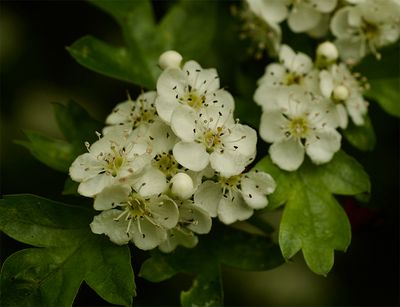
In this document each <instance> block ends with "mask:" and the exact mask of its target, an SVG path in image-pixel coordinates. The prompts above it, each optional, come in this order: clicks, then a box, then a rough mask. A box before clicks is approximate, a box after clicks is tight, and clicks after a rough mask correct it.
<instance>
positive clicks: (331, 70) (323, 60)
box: [254, 42, 367, 171]
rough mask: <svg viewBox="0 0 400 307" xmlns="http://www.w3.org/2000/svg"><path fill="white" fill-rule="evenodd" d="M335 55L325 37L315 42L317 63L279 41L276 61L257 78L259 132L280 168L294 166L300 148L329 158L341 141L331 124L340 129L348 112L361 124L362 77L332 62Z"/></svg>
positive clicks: (318, 160) (297, 164)
mask: <svg viewBox="0 0 400 307" xmlns="http://www.w3.org/2000/svg"><path fill="white" fill-rule="evenodd" d="M337 56H338V52H337V49H336V47H335V46H334V45H333V44H332V43H330V42H325V43H323V44H321V45H320V46H319V47H318V49H317V60H316V63H313V61H312V60H311V58H309V57H308V56H307V55H306V54H304V53H301V52H298V53H296V52H294V51H293V50H292V49H291V48H290V47H289V46H287V45H282V47H281V49H280V53H279V63H271V64H269V65H268V66H267V67H266V69H265V74H264V75H263V76H262V77H261V78H260V79H259V81H258V88H257V90H256V92H255V94H254V100H255V101H256V102H257V103H258V104H259V105H260V106H261V107H262V109H263V114H262V116H261V123H260V135H261V137H262V138H263V139H264V140H265V141H267V142H269V143H272V145H271V146H270V149H269V152H270V155H271V159H272V161H273V162H274V163H276V164H277V165H278V166H279V167H280V168H282V169H284V170H287V171H294V170H296V169H298V168H299V167H300V165H301V164H302V163H303V160H304V155H305V153H306V154H307V155H308V156H309V157H310V159H311V160H312V161H313V162H314V163H315V164H321V163H326V162H328V161H330V160H331V159H332V157H333V155H334V154H335V152H337V151H338V150H339V148H340V143H341V135H340V134H339V132H338V131H337V130H336V129H337V128H338V127H340V128H342V129H345V128H346V127H347V125H348V118H349V117H350V118H351V120H352V121H353V122H354V124H355V125H363V124H364V117H365V115H366V113H367V102H366V101H364V99H363V96H362V94H363V91H364V89H365V86H363V85H362V81H363V79H362V78H360V76H359V75H357V74H352V73H351V72H350V71H349V68H348V67H347V66H346V65H345V64H343V63H339V64H337V63H336V60H337Z"/></svg>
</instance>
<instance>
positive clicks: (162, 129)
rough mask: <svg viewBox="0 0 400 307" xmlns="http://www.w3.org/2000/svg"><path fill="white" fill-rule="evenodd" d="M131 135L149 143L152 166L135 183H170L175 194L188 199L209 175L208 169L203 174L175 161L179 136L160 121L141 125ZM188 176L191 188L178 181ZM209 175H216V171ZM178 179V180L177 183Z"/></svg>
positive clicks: (160, 184)
mask: <svg viewBox="0 0 400 307" xmlns="http://www.w3.org/2000/svg"><path fill="white" fill-rule="evenodd" d="M132 134H133V135H135V139H136V140H138V141H139V142H143V143H146V144H148V147H149V148H150V149H151V156H152V159H151V162H150V165H149V166H148V167H147V168H146V170H145V171H143V175H141V176H139V177H138V178H135V184H136V186H139V185H141V184H143V183H145V182H149V181H151V184H150V186H154V185H158V186H163V187H165V188H167V187H168V186H167V185H168V184H171V192H172V193H173V194H175V195H178V196H179V197H181V198H188V197H190V196H191V195H193V193H194V191H195V189H196V188H197V186H198V185H199V184H200V183H201V178H202V176H203V175H206V174H205V172H206V170H205V171H203V172H201V173H200V172H193V171H189V170H187V169H184V168H183V167H182V166H181V165H180V164H179V163H178V161H176V159H175V157H174V155H173V153H172V149H173V148H174V146H175V144H176V143H178V142H179V138H178V137H177V136H176V135H175V133H174V132H173V131H172V130H171V128H170V127H169V126H168V125H167V124H165V123H164V122H162V121H161V120H156V121H155V122H154V123H152V124H150V125H142V126H140V127H138V128H137V129H136V130H134V131H133V132H132ZM207 172H209V170H207ZM186 176H187V177H188V178H187V180H189V179H190V180H191V182H190V185H191V189H189V186H188V185H185V187H183V186H182V185H181V184H182V182H181V181H180V180H178V178H180V179H182V177H186ZM208 176H213V174H212V175H208ZM174 178H175V179H174ZM176 180H178V181H179V182H175V181H176ZM187 180H186V181H187ZM177 184H178V185H177ZM146 187H147V185H146ZM163 191H164V190H163Z"/></svg>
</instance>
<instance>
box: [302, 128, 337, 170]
mask: <svg viewBox="0 0 400 307" xmlns="http://www.w3.org/2000/svg"><path fill="white" fill-rule="evenodd" d="M317 136H318V137H317ZM340 140H341V135H340V134H339V132H337V131H336V130H328V131H321V132H318V133H316V136H315V137H314V138H312V139H310V140H309V139H307V143H308V146H307V145H306V152H307V155H308V156H309V157H310V158H311V160H312V161H313V162H314V163H316V164H321V163H326V162H328V161H330V160H331V159H332V157H333V155H334V154H335V152H337V151H338V150H339V149H340Z"/></svg>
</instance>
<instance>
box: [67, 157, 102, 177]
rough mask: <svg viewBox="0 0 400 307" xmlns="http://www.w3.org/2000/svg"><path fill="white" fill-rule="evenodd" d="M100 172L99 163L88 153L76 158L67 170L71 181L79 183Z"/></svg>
mask: <svg viewBox="0 0 400 307" xmlns="http://www.w3.org/2000/svg"><path fill="white" fill-rule="evenodd" d="M101 170H102V166H101V164H100V163H99V161H98V160H97V159H96V157H95V156H93V155H92V154H90V153H84V154H83V155H80V156H78V157H77V158H76V159H75V161H74V162H73V163H72V165H71V166H70V168H69V175H70V176H71V178H72V180H74V181H78V182H81V181H83V180H85V179H89V178H91V177H94V176H97V175H98V173H99V172H100V171H101Z"/></svg>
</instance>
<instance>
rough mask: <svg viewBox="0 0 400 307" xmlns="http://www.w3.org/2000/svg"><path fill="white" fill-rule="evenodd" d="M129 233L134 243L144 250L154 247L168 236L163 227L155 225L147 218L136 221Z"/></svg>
mask: <svg viewBox="0 0 400 307" xmlns="http://www.w3.org/2000/svg"><path fill="white" fill-rule="evenodd" d="M129 233H130V236H131V237H132V241H133V243H135V245H136V246H137V247H138V248H140V249H142V250H149V249H153V248H155V247H156V246H157V245H159V244H160V243H161V242H163V241H164V240H165V239H166V238H167V231H166V230H165V229H164V228H163V227H160V226H155V225H154V224H152V223H151V222H149V221H148V220H147V219H146V218H144V219H138V220H136V221H134V222H133V223H132V225H131V228H130V231H129Z"/></svg>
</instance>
